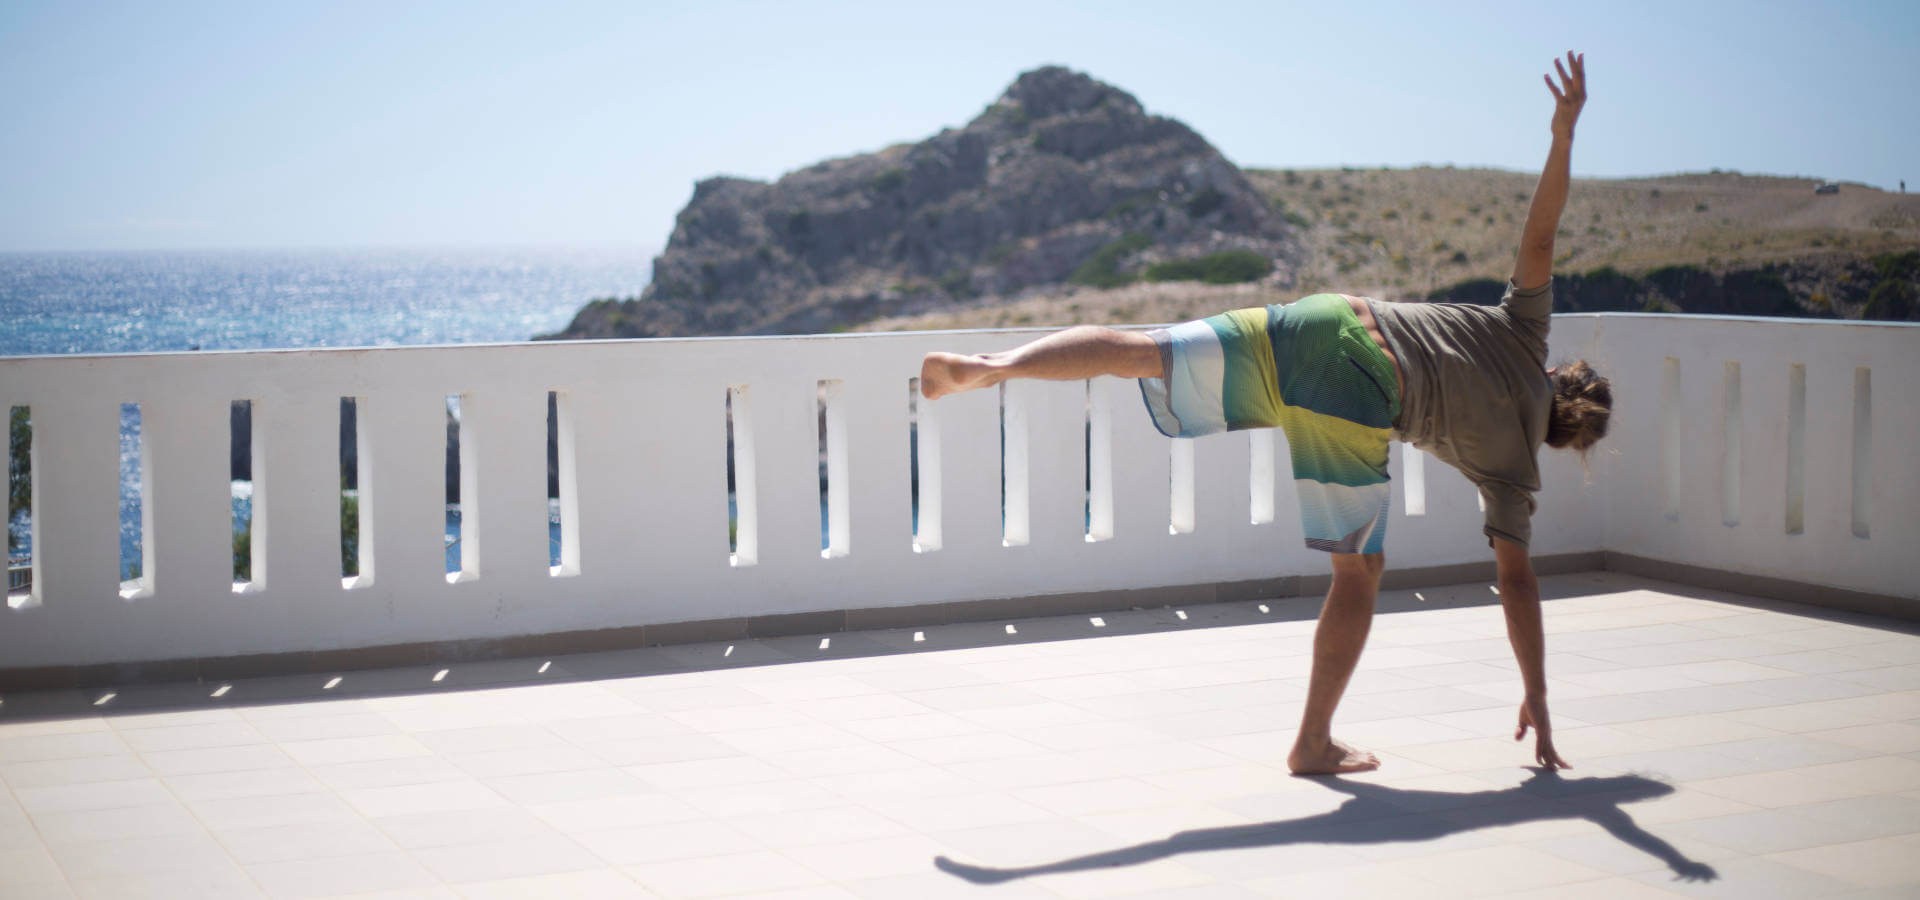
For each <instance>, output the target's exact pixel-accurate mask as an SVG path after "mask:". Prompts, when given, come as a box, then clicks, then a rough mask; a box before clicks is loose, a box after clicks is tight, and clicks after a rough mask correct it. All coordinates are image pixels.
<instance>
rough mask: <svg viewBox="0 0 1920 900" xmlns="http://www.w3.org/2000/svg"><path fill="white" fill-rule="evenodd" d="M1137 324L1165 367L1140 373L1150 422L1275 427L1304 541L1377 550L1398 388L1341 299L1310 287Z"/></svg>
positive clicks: (1187, 433)
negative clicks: (1215, 311) (1153, 325)
mask: <svg viewBox="0 0 1920 900" xmlns="http://www.w3.org/2000/svg"><path fill="white" fill-rule="evenodd" d="M1149 334H1150V335H1152V337H1153V340H1154V343H1155V344H1156V345H1157V346H1158V347H1159V348H1160V361H1161V363H1162V365H1163V367H1164V371H1165V372H1166V376H1165V377H1164V378H1142V379H1140V392H1141V394H1142V396H1143V397H1145V399H1146V403H1147V411H1148V412H1149V413H1151V414H1152V416H1153V424H1154V427H1156V428H1158V429H1160V432H1161V433H1162V434H1165V435H1167V436H1168V437H1198V436H1200V435H1206V434H1215V433H1218V432H1222V431H1238V430H1240V429H1244V428H1276V427H1277V428H1281V429H1284V430H1285V431H1286V434H1287V446H1288V448H1289V450H1290V451H1291V456H1292V459H1293V478H1294V484H1295V486H1296V487H1297V488H1298V491H1299V495H1300V523H1301V525H1302V526H1304V528H1305V532H1306V541H1307V546H1308V547H1311V548H1313V549H1316V550H1325V551H1327V552H1329V553H1379V552H1381V551H1382V550H1383V549H1384V547H1385V546H1386V537H1387V506H1388V501H1389V498H1390V494H1389V490H1388V485H1387V482H1388V478H1387V444H1388V442H1389V441H1390V439H1391V438H1390V429H1391V428H1392V426H1393V420H1394V417H1395V416H1397V415H1399V413H1400V389H1399V384H1398V382H1397V381H1396V380H1395V378H1394V372H1393V361H1392V360H1390V359H1388V358H1387V355H1386V354H1385V353H1382V352H1381V351H1380V348H1379V346H1378V345H1376V344H1374V342H1373V339H1372V338H1370V337H1368V336H1367V330H1366V327H1365V326H1364V325H1362V324H1360V319H1359V317H1358V316H1356V315H1354V313H1353V308H1352V307H1351V306H1349V305H1348V303H1347V300H1346V298H1344V297H1342V296H1340V295H1338V294H1314V295H1313V296H1311V297H1304V298H1302V299H1300V300H1298V301H1295V302H1293V303H1289V304H1286V305H1284V306H1268V307H1264V308H1254V309H1236V310H1233V311H1232V312H1227V313H1222V314H1220V315H1217V316H1213V317H1211V318H1206V319H1200V320H1198V321H1193V322H1186V323H1184V324H1180V325H1174V326H1172V327H1170V328H1158V329H1154V330H1153V331H1151V332H1149Z"/></svg>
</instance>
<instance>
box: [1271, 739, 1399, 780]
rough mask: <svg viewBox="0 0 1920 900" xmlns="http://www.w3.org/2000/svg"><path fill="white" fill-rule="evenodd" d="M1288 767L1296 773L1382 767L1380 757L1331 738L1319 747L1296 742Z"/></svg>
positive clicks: (1320, 773)
mask: <svg viewBox="0 0 1920 900" xmlns="http://www.w3.org/2000/svg"><path fill="white" fill-rule="evenodd" d="M1287 768H1289V769H1292V770H1293V774H1295V775H1333V774H1337V773H1340V772H1371V771H1373V770H1374V769H1378V768H1380V758H1379V757H1377V756H1374V755H1373V754H1371V753H1368V752H1367V751H1365V750H1361V749H1359V748H1357V747H1349V746H1347V745H1346V744H1344V743H1341V742H1340V741H1336V740H1333V739H1331V738H1329V739H1327V741H1326V742H1325V743H1323V744H1320V745H1319V746H1317V747H1314V746H1308V745H1305V744H1294V745H1293V752H1292V753H1289V754H1287Z"/></svg>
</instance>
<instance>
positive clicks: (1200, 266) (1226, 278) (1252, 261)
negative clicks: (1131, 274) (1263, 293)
mask: <svg viewBox="0 0 1920 900" xmlns="http://www.w3.org/2000/svg"><path fill="white" fill-rule="evenodd" d="M1272 271H1273V260H1270V259H1268V258H1266V257H1265V256H1262V255H1260V254H1258V253H1255V252H1253V251H1252V250H1223V251H1221V252H1219V253H1209V254H1207V255H1206V256H1202V257H1200V258H1198V259H1175V260H1169V261H1167V262H1163V263H1155V264H1153V265H1151V266H1148V267H1147V273H1146V274H1147V280H1148V281H1200V282H1205V283H1207V284H1240V283H1242V282H1247V281H1259V280H1260V279H1262V278H1265V277H1266V276H1267V273H1269V272H1272Z"/></svg>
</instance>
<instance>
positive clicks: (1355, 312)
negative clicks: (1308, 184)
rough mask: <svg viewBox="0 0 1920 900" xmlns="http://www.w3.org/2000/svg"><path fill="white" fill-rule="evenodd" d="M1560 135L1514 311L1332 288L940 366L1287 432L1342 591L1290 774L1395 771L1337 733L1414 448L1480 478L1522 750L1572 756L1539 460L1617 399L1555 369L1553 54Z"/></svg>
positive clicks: (954, 379)
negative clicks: (1115, 388)
mask: <svg viewBox="0 0 1920 900" xmlns="http://www.w3.org/2000/svg"><path fill="white" fill-rule="evenodd" d="M1554 69H1555V71H1556V72H1558V74H1559V76H1560V77H1559V81H1558V83H1557V84H1556V83H1555V80H1554V78H1553V77H1552V76H1547V79H1546V81H1547V89H1548V90H1549V91H1551V92H1552V93H1553V99H1554V110H1553V119H1552V125H1551V131H1552V135H1553V140H1552V144H1551V148H1550V149H1549V150H1548V152H1547V162H1546V166H1545V168H1544V169H1542V171H1541V173H1540V181H1539V185H1538V186H1537V187H1536V188H1535V189H1534V193H1533V203H1532V206H1531V207H1530V208H1529V209H1528V211H1527V221H1526V224H1525V226H1524V227H1523V228H1522V229H1521V233H1520V248H1519V253H1518V258H1517V259H1516V260H1515V262H1514V266H1513V275H1512V279H1511V281H1510V282H1509V284H1508V285H1507V291H1506V296H1504V297H1503V298H1501V301H1500V305H1499V306H1497V307H1489V306H1477V305H1472V304H1459V303H1383V302H1379V301H1376V300H1369V299H1365V298H1361V297H1350V296H1347V295H1344V294H1315V295H1313V296H1310V297H1306V298H1303V299H1301V300H1298V301H1295V302H1293V303H1290V304H1286V305H1284V306H1279V305H1276V306H1268V307H1264V308H1256V309H1241V310H1234V311H1231V312H1227V313H1223V314H1221V315H1217V316H1213V317H1212V318H1208V319H1202V320H1199V321H1195V322H1187V323H1185V324H1181V325H1174V326H1172V327H1169V328H1159V329H1154V330H1151V331H1144V332H1142V331H1117V330H1114V329H1110V328H1098V327H1092V326H1080V327H1076V328H1071V329H1068V330H1066V331H1063V332H1059V333H1056V334H1052V335H1048V336H1046V337H1043V338H1041V339H1039V340H1036V341H1034V342H1032V343H1029V344H1026V345H1024V346H1021V347H1018V348H1015V349H1013V350H1009V351H1005V352H1002V353H989V354H984V355H980V356H962V355H959V354H953V353H929V354H927V356H926V359H925V360H924V362H923V363H922V364H921V373H920V389H921V392H922V393H924V394H925V395H926V396H927V398H928V399H938V398H939V397H942V396H945V395H947V394H952V393H957V392H960V391H967V390H975V389H978V388H984V387H988V386H991V385H995V384H998V383H1000V382H1002V381H1005V380H1007V379H1009V378H1042V379H1054V380H1077V379H1084V378H1091V377H1094V376H1098V375H1116V376H1121V377H1127V378H1138V379H1140V386H1141V393H1142V395H1143V396H1144V398H1145V401H1146V405H1147V409H1148V412H1149V413H1150V414H1151V416H1152V419H1153V423H1154V426H1155V427H1156V428H1158V429H1159V430H1160V431H1161V432H1162V433H1164V434H1166V435H1168V436H1171V437H1195V436H1199V435H1204V434H1213V433H1217V432H1221V431H1233V430H1239V429H1243V428H1273V427H1279V428H1282V429H1284V430H1285V431H1286V434H1287V445H1288V447H1289V450H1290V453H1291V456H1292V462H1293V475H1294V481H1295V484H1296V485H1297V486H1298V492H1299V497H1300V518H1301V523H1302V525H1303V526H1304V527H1305V532H1306V542H1307V546H1309V547H1312V548H1314V549H1317V550H1323V551H1326V552H1327V553H1329V554H1332V560H1333V585H1332V587H1331V588H1330V589H1329V590H1328V591H1327V598H1326V601H1325V603H1324V604H1323V605H1322V606H1321V609H1320V621H1319V625H1318V626H1317V629H1316V631H1315V632H1314V639H1313V669H1312V675H1311V677H1310V679H1309V681H1308V687H1307V701H1306V707H1305V710H1304V712H1303V713H1302V715H1301V723H1300V731H1299V734H1298V736H1297V738H1296V739H1295V742H1294V745H1293V749H1292V752H1291V753H1290V754H1289V755H1288V758H1287V762H1288V765H1289V767H1290V768H1291V769H1292V770H1293V771H1294V772H1296V773H1298V774H1303V775H1305V774H1326V773H1332V772H1353V771H1361V770H1366V769H1372V768H1375V767H1377V766H1379V764H1380V763H1379V759H1378V758H1377V757H1375V756H1374V755H1373V754H1371V753H1368V752H1366V751H1363V750H1360V749H1356V748H1354V747H1350V746H1348V745H1346V744H1344V743H1342V742H1340V741H1337V740H1335V739H1334V738H1333V734H1332V723H1333V713H1334V708H1335V707H1336V706H1338V705H1339V702H1340V697H1341V695H1342V694H1343V693H1345V691H1346V687H1347V681H1348V680H1349V679H1350V678H1351V677H1352V675H1353V670H1354V666H1355V664H1356V663H1358V662H1359V659H1360V651H1361V649H1362V648H1363V647H1364V646H1365V645H1366V640H1367V631H1368V629H1369V628H1370V626H1371V624H1372V619H1373V607H1374V600H1375V598H1376V596H1377V595H1378V594H1379V589H1380V576H1381V572H1382V570H1383V569H1384V567H1385V556H1384V548H1385V542H1386V523H1387V505H1388V498H1389V493H1388V487H1387V445H1388V443H1389V442H1390V441H1392V440H1401V441H1405V442H1407V443H1410V444H1413V445H1414V446H1416V447H1419V448H1420V449H1422V450H1425V451H1427V452H1428V453H1431V454H1432V455H1433V456H1435V457H1436V458H1438V459H1440V460H1441V461H1443V462H1446V463H1448V464H1449V465H1452V466H1453V467H1454V468H1456V469H1458V470H1460V472H1461V473H1462V474H1464V475H1466V476H1467V478H1468V479H1469V480H1470V481H1472V482H1473V483H1474V484H1475V485H1476V486H1477V487H1478V488H1479V491H1480V496H1481V498H1482V499H1483V500H1484V501H1485V505H1486V524H1485V528H1484V532H1485V534H1486V536H1487V538H1488V543H1489V544H1490V545H1492V547H1493V555H1494V563H1495V566H1496V568H1497V570H1498V573H1499V574H1498V582H1499V588H1500V602H1501V605H1502V607H1503V608H1504V610H1505V613H1506V622H1507V636H1508V638H1509V640H1510V641H1511V643H1512V645H1513V651H1514V656H1515V658H1516V659H1517V661H1518V663H1519V668H1520V676H1521V681H1522V683H1523V686H1524V688H1525V699H1524V700H1522V702H1521V705H1520V713H1519V724H1518V728H1517V729H1516V730H1515V732H1514V739H1515V740H1520V739H1521V738H1523V737H1524V736H1525V735H1526V733H1527V731H1528V730H1529V729H1532V730H1533V732H1534V735H1535V739H1534V756H1535V759H1536V760H1537V761H1538V762H1539V763H1540V765H1542V766H1546V767H1548V768H1559V767H1563V766H1566V765H1567V763H1566V761H1565V760H1563V759H1562V758H1561V757H1560V754H1559V753H1558V752H1557V751H1556V750H1555V749H1554V746H1553V726H1552V723H1551V721H1550V719H1549V717H1548V714H1547V688H1546V663H1545V658H1546V642H1545V636H1544V633H1543V631H1542V628H1541V623H1540V592H1539V585H1538V583H1537V582H1536V580H1535V578H1534V574H1533V566H1532V562H1531V560H1530V559H1529V557H1528V554H1527V544H1528V541H1529V539H1530V538H1531V536H1532V529H1531V526H1530V522H1531V518H1532V514H1533V509H1534V501H1533V494H1534V492H1535V491H1538V490H1539V489H1540V470H1539V466H1538V464H1537V462H1536V460H1535V454H1536V453H1537V451H1538V450H1539V447H1540V445H1541V444H1542V443H1545V444H1547V445H1548V446H1551V447H1557V448H1570V449H1573V450H1577V451H1580V452H1582V453H1584V452H1585V451H1586V450H1587V448H1589V447H1591V446H1592V445H1593V443H1594V442H1595V441H1597V440H1599V439H1600V438H1601V437H1603V436H1604V435H1605V434H1606V431H1607V419H1608V416H1609V415H1610V413H1611V410H1612V404H1613V394H1612V388H1611V386H1610V385H1609V383H1608V381H1607V379H1605V378H1602V377H1600V375H1599V374H1597V373H1596V372H1594V370H1593V369H1592V367H1590V366H1588V365H1587V363H1586V362H1585V361H1584V360H1583V361H1579V362H1575V363H1573V364H1571V365H1564V366H1558V367H1555V368H1545V366H1546V355H1547V329H1548V327H1549V325H1550V323H1551V314H1552V311H1553V278H1552V268H1553V238H1554V232H1555V230H1556V229H1557V228H1558V227H1559V223H1560V213H1561V210H1562V209H1563V208H1564V207H1565V206H1566V202H1567V182H1568V178H1569V175H1568V166H1569V160H1570V157H1571V154H1572V150H1573V126H1574V123H1575V121H1577V120H1578V119H1579V117H1580V109H1581V107H1582V105H1584V104H1585V103H1586V99H1587V87H1586V61H1585V58H1584V57H1583V56H1581V55H1578V54H1574V53H1568V54H1567V57H1566V60H1565V64H1564V65H1563V64H1562V61H1561V60H1558V59H1556V60H1554Z"/></svg>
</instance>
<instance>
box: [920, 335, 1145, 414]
mask: <svg viewBox="0 0 1920 900" xmlns="http://www.w3.org/2000/svg"><path fill="white" fill-rule="evenodd" d="M1096 375H1118V376H1120V377H1122V378H1157V377H1159V376H1160V375H1161V369H1160V349H1159V348H1158V347H1155V346H1154V343H1153V338H1151V337H1148V336H1147V335H1146V333H1144V332H1139V331H1116V330H1114V329H1112V328H1101V327H1098V326H1094V325H1079V326H1075V327H1073V328H1069V329H1067V330H1065V331H1060V332H1055V333H1053V334H1050V335H1047V336H1046V337H1043V338H1041V339H1039V340H1037V341H1034V342H1032V343H1029V344H1023V345H1021V346H1019V347H1015V348H1014V349H1012V350H1007V351H1003V352H1000V353H983V354H981V355H979V356H962V355H960V354H958V353H937V352H936V353H929V354H927V357H926V359H925V360H923V361H922V362H921V363H920V393H922V394H925V395H926V396H927V399H929V400H934V399H938V398H940V397H942V396H945V395H947V394H957V393H959V392H961V391H970V390H974V389H976V388H983V387H992V386H993V385H996V384H999V383H1000V382H1002V381H1005V380H1007V379H1009V378H1045V379H1048V380H1052V381H1075V380H1079V379H1082V378H1092V377H1094V376H1096Z"/></svg>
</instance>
